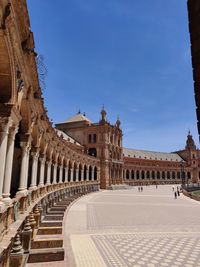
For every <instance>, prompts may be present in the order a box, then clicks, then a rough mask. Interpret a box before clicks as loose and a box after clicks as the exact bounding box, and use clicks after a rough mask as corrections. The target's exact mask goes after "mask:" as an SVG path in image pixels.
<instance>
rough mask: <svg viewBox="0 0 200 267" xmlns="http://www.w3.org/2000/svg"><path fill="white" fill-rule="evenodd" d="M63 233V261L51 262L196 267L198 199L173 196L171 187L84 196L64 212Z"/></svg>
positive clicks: (199, 236)
mask: <svg viewBox="0 0 200 267" xmlns="http://www.w3.org/2000/svg"><path fill="white" fill-rule="evenodd" d="M64 231H65V248H66V256H65V261H64V262H60V263H58V262H57V263H55V262H54V263H53V262H52V263H50V264H48V265H50V266H70V267H74V266H77V267H86V266H87V267H105V266H108V267H111V266H115V267H118V266H119V267H126V266H130V267H131V266H134V267H140V266H141V267H142V266H148V267H162V266H163V267H164V266H166V267H180V266H185V267H198V266H199V267H200V203H199V202H195V201H194V200H191V199H189V198H186V197H185V196H183V195H181V196H180V197H178V198H177V199H175V198H174V194H173V192H172V186H168V185H163V186H158V188H157V189H156V187H155V186H148V187H144V190H143V192H138V190H137V187H135V188H131V189H130V190H115V191H108V190H107V191H101V192H97V193H92V194H90V195H87V196H85V197H83V198H81V199H79V200H78V201H76V202H75V203H74V204H73V205H72V206H71V208H70V209H69V210H68V212H67V214H66V215H65V221H64ZM42 265H43V264H41V266H42ZM45 265H46V264H45Z"/></svg>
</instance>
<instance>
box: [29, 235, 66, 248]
mask: <svg viewBox="0 0 200 267" xmlns="http://www.w3.org/2000/svg"><path fill="white" fill-rule="evenodd" d="M62 246H63V238H62V236H61V235H55V236H54V235H36V236H35V238H34V240H33V241H32V242H31V249H42V248H60V247H62Z"/></svg>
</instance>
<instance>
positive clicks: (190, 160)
mask: <svg viewBox="0 0 200 267" xmlns="http://www.w3.org/2000/svg"><path fill="white" fill-rule="evenodd" d="M120 125H121V123H120V121H119V119H118V120H117V121H116V123H115V124H114V125H112V124H110V123H109V122H108V121H107V118H106V111H105V109H104V108H103V109H102V111H101V120H100V121H99V122H98V123H92V122H91V121H90V120H89V119H88V118H87V117H85V114H81V113H80V112H78V113H77V114H76V115H75V116H73V117H71V118H69V119H68V120H66V121H65V122H63V123H58V124H56V128H57V129H58V130H59V131H61V132H63V134H67V136H68V137H69V138H70V139H71V140H73V143H74V144H77V145H81V146H82V147H83V149H84V152H85V153H86V154H89V155H90V156H93V157H96V158H98V159H99V160H100V177H101V179H100V182H101V188H107V187H108V186H110V185H112V184H121V183H126V184H130V185H137V184H159V183H180V182H182V180H183V182H184V183H189V182H191V181H193V182H198V180H199V172H200V167H199V166H200V151H199V150H198V149H197V148H196V146H195V143H194V140H193V138H192V135H191V134H190V132H189V133H188V136H187V141H186V146H185V148H184V149H183V150H181V151H176V152H173V153H162V152H152V151H143V150H135V149H129V148H124V147H122V136H123V134H122V129H121V128H120Z"/></svg>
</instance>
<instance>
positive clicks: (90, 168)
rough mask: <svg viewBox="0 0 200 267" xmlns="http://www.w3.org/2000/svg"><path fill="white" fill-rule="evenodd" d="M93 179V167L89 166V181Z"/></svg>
mask: <svg viewBox="0 0 200 267" xmlns="http://www.w3.org/2000/svg"><path fill="white" fill-rule="evenodd" d="M91 180H92V167H91V166H90V167H89V181H91Z"/></svg>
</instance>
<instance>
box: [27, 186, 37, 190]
mask: <svg viewBox="0 0 200 267" xmlns="http://www.w3.org/2000/svg"><path fill="white" fill-rule="evenodd" d="M29 190H30V191H35V190H37V186H36V185H34V186H30V187H29Z"/></svg>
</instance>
